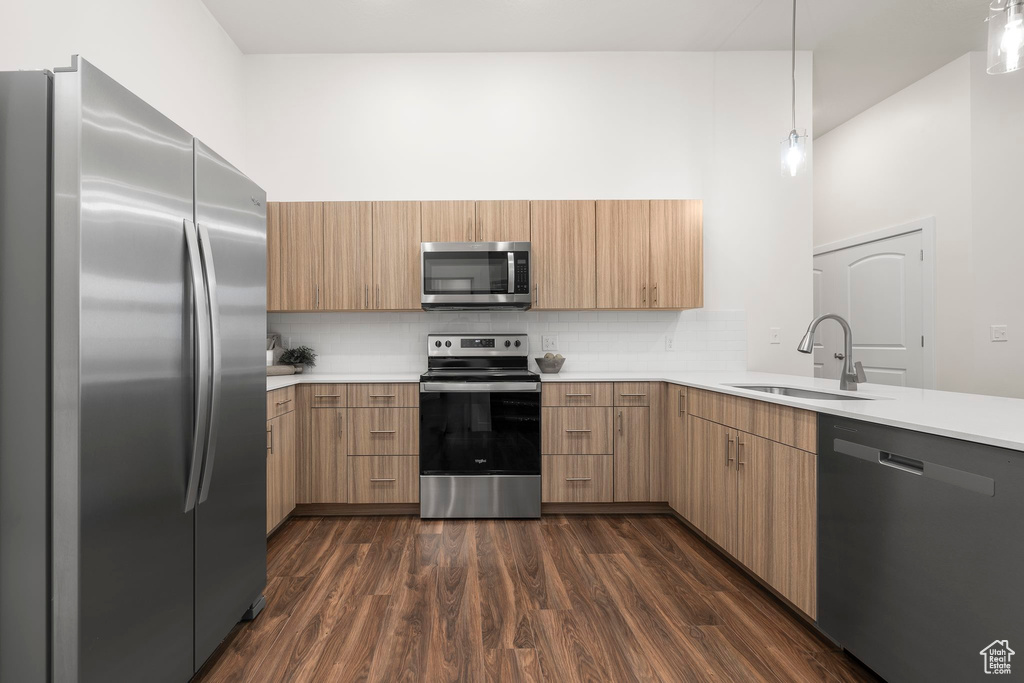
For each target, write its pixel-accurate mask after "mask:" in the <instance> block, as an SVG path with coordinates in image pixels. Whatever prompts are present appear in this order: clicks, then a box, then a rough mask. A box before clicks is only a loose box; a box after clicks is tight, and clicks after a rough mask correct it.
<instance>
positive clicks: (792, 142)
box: [782, 128, 807, 178]
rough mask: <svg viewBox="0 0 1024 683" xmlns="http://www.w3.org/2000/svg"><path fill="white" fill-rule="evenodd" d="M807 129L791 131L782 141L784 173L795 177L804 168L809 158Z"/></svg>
mask: <svg viewBox="0 0 1024 683" xmlns="http://www.w3.org/2000/svg"><path fill="white" fill-rule="evenodd" d="M806 148H807V131H805V130H799V131H798V130H796V129H795V128H794V129H793V130H791V131H790V132H789V137H787V138H786V139H785V140H783V141H782V175H784V176H787V177H790V178H792V177H794V176H796V175H798V174H799V173H800V172H801V171H802V170H804V166H806V164H805V163H804V161H805V159H806V158H807V149H806Z"/></svg>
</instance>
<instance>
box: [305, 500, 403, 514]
mask: <svg viewBox="0 0 1024 683" xmlns="http://www.w3.org/2000/svg"><path fill="white" fill-rule="evenodd" d="M419 514H420V504H419V503H301V504H299V505H296V506H295V509H294V510H292V516H293V517H352V516H358V515H419Z"/></svg>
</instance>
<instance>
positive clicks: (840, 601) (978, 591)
mask: <svg viewBox="0 0 1024 683" xmlns="http://www.w3.org/2000/svg"><path fill="white" fill-rule="evenodd" d="M1022 419H1024V416H1022ZM818 453H819V456H818V626H819V627H820V628H821V629H822V630H823V631H824V632H825V633H827V634H828V635H829V636H830V637H831V638H833V639H834V640H835V641H837V642H838V643H839V644H841V645H842V646H843V647H844V648H845V649H846V650H848V651H849V652H850V653H851V654H853V655H854V656H855V657H857V658H858V659H860V660H861V661H862V662H864V664H866V665H867V666H869V667H870V668H871V669H873V670H874V671H875V672H876V673H877V674H879V675H880V676H882V677H883V678H885V679H886V680H888V681H890V683H901V682H903V681H972V680H985V679H986V678H987V673H986V672H987V669H991V668H992V667H993V666H997V665H999V662H997V661H996V660H998V659H999V658H1000V656H1001V655H1000V654H999V651H1000V650H1001V651H1002V652H1003V655H1002V656H1004V657H1005V656H1006V655H1007V654H1009V652H1007V651H1010V652H1012V649H1013V648H1017V649H1018V650H1019V651H1020V653H1021V654H1020V655H1019V657H1020V660H1019V661H1016V660H1014V658H1013V656H1012V655H1009V661H1008V662H1004V664H1006V663H1008V664H1009V666H1010V667H1012V673H1011V675H1010V676H1008V677H1007V678H1009V679H1010V680H1017V679H1018V678H1024V452H1018V451H1011V450H1005V449H1000V448H994V447H990V446H983V445H980V444H976V443H969V442H965V441H958V440H956V439H949V438H944V437H939V436H934V435H930V434H923V433H920V432H913V431H909V430H904V429H895V428H891V427H884V426H880V425H876V424H870V423H865V422H859V421H855V420H846V419H839V418H834V417H831V416H828V415H824V414H822V415H821V416H820V417H819V420H818ZM990 647H994V650H993V651H992V652H988V650H989V648H990ZM1013 674H1016V677H1014V676H1013Z"/></svg>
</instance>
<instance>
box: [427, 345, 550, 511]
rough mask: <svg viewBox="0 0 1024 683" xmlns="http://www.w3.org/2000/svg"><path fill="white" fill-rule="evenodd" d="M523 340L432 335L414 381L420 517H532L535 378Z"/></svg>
mask: <svg viewBox="0 0 1024 683" xmlns="http://www.w3.org/2000/svg"><path fill="white" fill-rule="evenodd" d="M528 363H529V340H528V339H527V337H526V335H525V334H507V335H484V336H480V335H462V334H445V335H438V334H432V335H429V336H428V337H427V371H426V373H424V374H423V375H421V376H420V516H421V517H425V518H485V517H491V518H502V517H520V518H522V517H540V490H541V486H540V464H541V459H540V377H539V376H538V375H537V373H535V372H531V371H530V370H529V369H528Z"/></svg>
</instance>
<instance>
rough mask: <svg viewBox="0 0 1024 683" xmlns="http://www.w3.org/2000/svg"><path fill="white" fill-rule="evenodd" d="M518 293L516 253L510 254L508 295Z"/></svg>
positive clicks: (511, 252)
mask: <svg viewBox="0 0 1024 683" xmlns="http://www.w3.org/2000/svg"><path fill="white" fill-rule="evenodd" d="M515 292H516V253H515V252H514V251H510V252H508V293H509V294H515Z"/></svg>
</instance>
